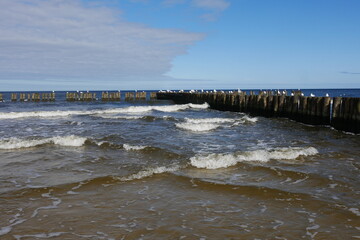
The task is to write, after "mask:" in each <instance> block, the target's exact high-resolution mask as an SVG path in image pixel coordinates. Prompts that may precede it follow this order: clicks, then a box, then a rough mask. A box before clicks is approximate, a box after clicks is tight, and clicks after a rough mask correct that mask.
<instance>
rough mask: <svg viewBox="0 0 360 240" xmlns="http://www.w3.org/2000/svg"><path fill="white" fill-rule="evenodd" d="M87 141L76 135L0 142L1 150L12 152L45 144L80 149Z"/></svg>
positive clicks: (11, 139) (10, 139)
mask: <svg viewBox="0 0 360 240" xmlns="http://www.w3.org/2000/svg"><path fill="white" fill-rule="evenodd" d="M86 140H87V138H85V137H79V136H75V135H70V136H57V137H51V138H44V139H19V138H9V139H3V140H0V149H3V150H10V149H20V148H29V147H36V146H39V145H43V144H55V145H60V146H70V147H80V146H82V145H84V143H85V141H86Z"/></svg>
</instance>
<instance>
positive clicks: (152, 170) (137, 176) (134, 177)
mask: <svg viewBox="0 0 360 240" xmlns="http://www.w3.org/2000/svg"><path fill="white" fill-rule="evenodd" d="M179 169H180V166H172V167H163V166H162V167H154V168H148V169H145V170H142V171H139V172H137V173H134V174H132V175H129V176H126V177H116V178H117V179H118V180H120V181H122V182H128V181H132V180H138V179H143V178H146V177H150V176H152V175H155V174H161V173H168V172H175V171H177V170H179Z"/></svg>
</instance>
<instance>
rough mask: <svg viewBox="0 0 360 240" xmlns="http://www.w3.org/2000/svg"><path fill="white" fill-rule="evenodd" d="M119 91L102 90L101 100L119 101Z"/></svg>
mask: <svg viewBox="0 0 360 240" xmlns="http://www.w3.org/2000/svg"><path fill="white" fill-rule="evenodd" d="M120 99H121V93H120V92H119V91H118V92H102V93H101V101H120Z"/></svg>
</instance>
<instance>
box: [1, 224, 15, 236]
mask: <svg viewBox="0 0 360 240" xmlns="http://www.w3.org/2000/svg"><path fill="white" fill-rule="evenodd" d="M11 229H12V227H10V226H6V227H2V228H1V229H0V236H2V235H5V234H7V233H9V232H11Z"/></svg>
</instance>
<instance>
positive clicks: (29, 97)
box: [1, 92, 55, 102]
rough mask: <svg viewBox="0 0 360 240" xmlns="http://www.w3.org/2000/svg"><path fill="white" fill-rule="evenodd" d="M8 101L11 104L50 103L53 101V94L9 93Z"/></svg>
mask: <svg viewBox="0 0 360 240" xmlns="http://www.w3.org/2000/svg"><path fill="white" fill-rule="evenodd" d="M1 95H2V94H1ZM18 97H19V98H18ZM10 99H11V101H12V102H16V101H18V100H19V101H20V102H40V101H42V102H52V101H55V93H54V92H51V93H11V97H10ZM2 101H4V99H2Z"/></svg>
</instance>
